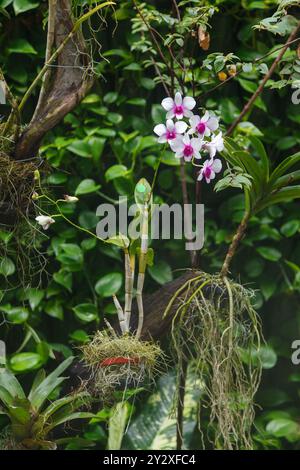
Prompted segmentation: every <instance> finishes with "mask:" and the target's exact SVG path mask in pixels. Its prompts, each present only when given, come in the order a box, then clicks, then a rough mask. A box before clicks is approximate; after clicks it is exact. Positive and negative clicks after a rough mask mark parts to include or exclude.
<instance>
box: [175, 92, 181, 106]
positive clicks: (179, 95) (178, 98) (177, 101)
mask: <svg viewBox="0 0 300 470" xmlns="http://www.w3.org/2000/svg"><path fill="white" fill-rule="evenodd" d="M174 101H175V104H176V105H177V106H180V105H181V104H182V96H181V94H180V93H179V91H177V93H176V94H175V99H174Z"/></svg>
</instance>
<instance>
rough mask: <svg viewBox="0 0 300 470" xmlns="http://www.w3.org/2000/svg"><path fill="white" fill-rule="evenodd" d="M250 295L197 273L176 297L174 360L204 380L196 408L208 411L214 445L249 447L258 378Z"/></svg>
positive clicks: (225, 281) (257, 331)
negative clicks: (190, 365)
mask: <svg viewBox="0 0 300 470" xmlns="http://www.w3.org/2000/svg"><path fill="white" fill-rule="evenodd" d="M253 295H254V293H253V291H250V290H248V289H245V288H244V287H243V286H241V285H240V284H237V283H234V282H232V281H231V280H228V279H227V278H221V277H220V276H211V275H209V274H206V273H201V274H200V275H199V276H197V277H196V278H195V279H194V280H192V281H191V282H190V284H189V286H188V289H187V290H186V291H185V293H184V295H182V296H181V297H180V296H179V297H177V301H178V300H179V303H180V305H179V307H178V309H177V312H176V315H175V318H174V320H173V325H172V338H173V347H174V351H175V357H176V361H177V362H178V364H179V365H180V364H182V363H184V361H189V360H190V359H193V360H194V361H195V364H196V371H197V374H198V375H199V377H200V378H201V380H202V381H203V383H204V385H205V388H204V392H205V393H204V396H203V397H202V399H201V407H202V409H203V408H206V409H207V411H208V412H209V415H210V418H209V425H208V433H207V440H208V441H209V442H210V443H211V444H212V445H213V446H214V447H215V448H217V449H251V448H252V442H251V427H252V424H253V420H254V395H255V393H256V391H257V389H258V386H259V382H260V377H261V365H260V362H259V360H258V355H259V354H258V353H259V349H260V342H261V332H260V324H259V320H258V318H257V314H256V312H255V310H254V308H253V306H252V303H251V299H252V297H253ZM173 300H174V299H173Z"/></svg>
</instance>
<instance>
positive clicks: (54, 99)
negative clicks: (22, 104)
mask: <svg viewBox="0 0 300 470" xmlns="http://www.w3.org/2000/svg"><path fill="white" fill-rule="evenodd" d="M50 3H51V2H50ZM49 24H50V26H51V30H50V31H49V34H48V37H47V52H48V53H49V51H51V49H52V48H53V49H54V50H55V49H57V48H58V47H59V46H60V44H61V43H62V41H63V40H64V39H65V38H66V36H67V35H68V34H69V33H70V32H71V30H72V28H73V25H74V19H73V16H72V10H71V0H56V1H52V8H51V21H50V22H49ZM48 55H49V54H48ZM46 60H47V54H46ZM89 61H90V58H89V56H88V54H87V51H86V47H85V42H84V38H83V35H82V33H81V31H80V30H79V31H78V32H76V34H75V35H74V37H73V38H72V39H70V40H69V41H68V42H67V44H66V45H65V47H64V48H63V50H62V52H61V53H60V54H59V56H58V59H57V62H56V64H55V66H51V68H49V71H48V73H47V74H46V76H45V79H44V82H43V85H42V88H41V91H40V97H39V100H38V105H37V108H36V110H35V112H34V116H33V118H32V120H31V122H30V123H29V125H28V126H27V127H26V129H25V130H24V132H23V134H22V135H21V137H20V139H19V140H18V142H17V145H16V149H15V154H14V158H16V159H24V158H30V157H33V156H34V155H35V154H36V153H37V151H38V148H39V146H40V143H41V141H42V139H43V137H44V136H45V134H46V133H47V132H49V131H50V130H51V129H52V128H53V127H55V126H56V125H57V124H58V123H59V122H60V121H61V120H62V119H63V118H64V116H65V115H66V114H67V113H69V112H70V111H72V109H73V108H75V106H77V105H78V103H79V102H80V101H81V100H82V98H84V96H85V95H86V93H87V92H88V90H89V89H90V87H91V85H92V83H93V79H92V78H91V76H90V75H87V74H86V68H87V67H88V65H89Z"/></svg>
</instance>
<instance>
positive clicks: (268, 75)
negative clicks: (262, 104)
mask: <svg viewBox="0 0 300 470" xmlns="http://www.w3.org/2000/svg"><path fill="white" fill-rule="evenodd" d="M299 30H300V22H299V23H298V26H297V28H296V29H295V31H293V32H292V34H291V35H290V36H289V38H288V40H287V42H286V44H285V46H284V47H283V49H282V50H281V52H280V53H279V55H278V57H276V59H275V60H274V62H273V64H272V66H271V68H270V70H269V71H268V73H267V74H266V75H265V77H264V79H263V80H262V82H261V84H260V85H259V87H258V89H257V90H256V92H255V93H253V95H252V96H251V98H250V100H249V101H248V102H247V103H246V105H245V106H244V109H243V110H242V112H241V114H240V115H239V116H238V118H237V119H236V120H235V121H234V123H233V124H232V126H231V127H230V128H229V129H228V131H227V133H226V135H230V134H232V132H233V131H234V130H235V128H236V127H237V126H238V125H239V123H240V122H241V121H242V119H243V117H244V116H245V114H247V112H248V111H249V110H250V108H251V106H252V105H253V103H254V102H255V100H256V99H257V98H258V97H259V95H260V94H261V93H262V92H263V89H264V87H265V85H266V83H267V82H268V81H269V79H270V78H271V76H272V75H273V73H274V72H275V69H276V67H277V65H278V64H279V62H280V61H281V59H282V57H283V56H284V54H285V53H286V51H287V49H288V47H289V45H290V43H291V41H293V40H294V39H295V37H296V36H297V34H298V31H299Z"/></svg>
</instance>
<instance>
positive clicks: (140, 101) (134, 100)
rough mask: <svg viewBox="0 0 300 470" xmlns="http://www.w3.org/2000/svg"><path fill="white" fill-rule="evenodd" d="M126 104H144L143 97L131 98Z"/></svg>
mask: <svg viewBox="0 0 300 470" xmlns="http://www.w3.org/2000/svg"><path fill="white" fill-rule="evenodd" d="M127 104H132V105H134V106H146V100H145V98H131V99H130V100H127Z"/></svg>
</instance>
